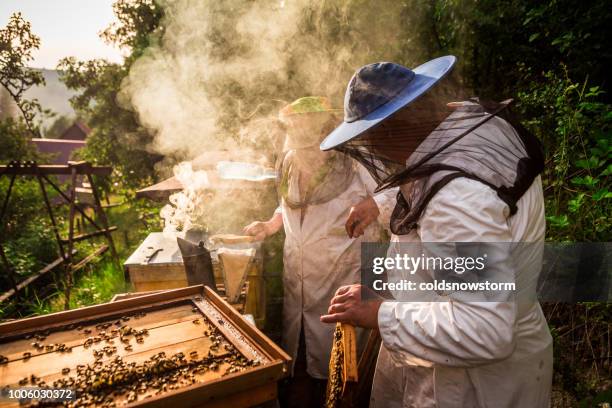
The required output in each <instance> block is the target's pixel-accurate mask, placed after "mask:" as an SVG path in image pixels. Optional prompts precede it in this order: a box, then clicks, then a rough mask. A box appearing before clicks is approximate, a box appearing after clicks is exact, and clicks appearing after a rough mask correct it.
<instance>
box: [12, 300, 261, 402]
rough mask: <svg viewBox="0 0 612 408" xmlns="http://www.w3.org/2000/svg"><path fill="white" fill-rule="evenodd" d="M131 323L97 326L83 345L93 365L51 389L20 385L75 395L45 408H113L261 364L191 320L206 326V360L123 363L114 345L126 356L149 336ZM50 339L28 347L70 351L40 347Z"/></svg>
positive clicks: (194, 354) (157, 357) (33, 380)
mask: <svg viewBox="0 0 612 408" xmlns="http://www.w3.org/2000/svg"><path fill="white" fill-rule="evenodd" d="M193 311H194V313H198V314H199V313H200V312H199V310H198V309H197V308H194V310H193ZM142 316H144V314H138V315H135V316H132V318H140V317H142ZM129 320H130V317H129V316H124V317H121V318H120V319H119V320H117V321H115V322H110V323H109V322H107V323H101V324H98V325H96V326H95V329H96V333H95V335H93V336H89V337H87V338H86V340H85V341H84V342H83V347H84V348H91V349H92V354H93V356H94V359H95V361H94V362H93V363H91V364H80V365H78V366H77V367H76V368H75V369H73V370H71V369H70V368H68V367H66V368H64V369H62V370H61V373H62V375H63V377H61V378H59V379H56V380H55V381H53V383H52V384H46V383H45V381H43V380H42V379H41V378H39V377H37V376H35V375H31V376H30V377H25V378H23V379H21V380H20V381H19V385H21V386H28V385H31V386H38V387H54V388H72V389H75V390H76V395H77V399H76V400H70V401H64V402H57V403H54V404H51V405H49V403H45V406H52V405H55V406H67V407H86V406H94V405H95V406H101V407H115V406H116V405H117V403H118V402H117V401H116V399H117V398H120V399H122V400H124V401H127V403H130V402H134V401H137V400H139V399H145V398H150V397H152V396H154V395H160V394H162V393H164V392H167V391H171V390H176V389H179V388H182V387H185V386H188V385H192V384H195V383H197V382H199V381H202V380H199V379H198V375H199V374H204V373H206V372H208V371H220V370H221V368H222V367H223V368H224V371H223V372H222V374H221V375H223V376H225V375H227V374H231V373H235V372H239V371H242V370H245V369H247V368H248V367H253V366H257V365H258V364H259V362H258V361H254V360H250V359H248V358H246V357H244V356H243V355H242V354H241V353H240V352H239V351H238V350H236V349H235V348H234V347H233V346H232V345H231V344H230V343H229V342H228V341H227V340H226V339H225V338H224V336H223V335H222V334H221V333H220V332H219V331H218V330H217V329H216V328H215V327H214V326H212V325H211V324H210V322H209V321H208V320H207V319H206V318H205V317H204V316H202V315H199V316H198V318H197V319H195V320H193V323H194V324H198V325H204V326H205V329H206V330H204V332H203V334H204V336H206V337H208V339H209V340H210V343H211V346H210V348H209V349H208V350H207V352H206V353H205V354H204V355H200V352H198V350H192V351H190V352H189V353H188V355H185V353H183V352H178V353H175V354H173V355H170V356H169V355H166V353H165V352H163V351H161V352H158V353H156V354H154V355H152V356H151V357H149V358H148V359H147V360H145V361H143V362H135V361H130V362H128V361H125V360H124V359H123V358H122V357H121V356H119V355H117V346H116V345H114V340H115V339H118V340H119V342H120V343H119V344H120V345H122V346H123V348H124V350H125V351H131V350H132V345H131V344H130V341H131V340H132V339H134V340H135V341H136V342H137V343H144V341H145V337H147V336H149V330H148V329H146V328H144V329H141V330H137V329H135V328H133V327H130V326H128V325H126V324H124V323H125V322H127V321H129ZM196 322H197V323H196ZM72 328H74V326H73V327H72ZM76 329H77V330H78V331H79V332H81V333H82V334H85V335H89V334H92V333H93V331H92V329H90V328H84V327H83V326H78V327H76ZM48 334H49V333H48V332H47V333H46V334H41V335H35V336H34V337H35V338H36V339H37V340H38V341H37V342H36V345H34V343H32V346H33V347H34V348H35V349H36V350H37V351H68V350H69V348H68V347H66V345H65V344H46V345H45V344H42V343H41V342H42V341H43V340H44V339H46V337H47V336H48ZM102 344H104V346H103V347H94V346H96V345H99V346H102ZM26 354H27V358H30V357H31V356H32V354H31V353H30V352H26V353H24V355H23V358H24V361H25V360H26ZM5 361H8V359H7V358H6V357H4V356H0V364H4V362H5Z"/></svg>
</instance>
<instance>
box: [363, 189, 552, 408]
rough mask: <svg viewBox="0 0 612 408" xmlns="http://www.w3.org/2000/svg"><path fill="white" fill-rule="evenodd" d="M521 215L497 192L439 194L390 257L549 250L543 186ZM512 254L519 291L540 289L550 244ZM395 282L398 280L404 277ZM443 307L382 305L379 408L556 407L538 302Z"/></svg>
mask: <svg viewBox="0 0 612 408" xmlns="http://www.w3.org/2000/svg"><path fill="white" fill-rule="evenodd" d="M402 188H404V187H402ZM517 207H518V212H517V213H516V214H515V215H512V216H511V215H510V210H509V207H508V205H507V204H506V203H505V202H503V201H502V200H501V199H500V198H499V196H498V195H497V193H496V192H495V191H494V190H493V189H491V188H489V187H488V186H486V185H484V184H483V183H480V182H478V181H475V180H471V179H467V178H457V179H455V180H453V181H451V182H449V183H448V184H447V185H446V186H444V187H443V188H442V189H440V191H438V192H437V193H436V194H435V196H434V197H433V198H432V199H431V201H430V202H429V204H428V206H427V208H426V210H425V211H424V212H423V214H422V216H421V218H420V220H419V223H418V227H417V228H416V229H415V230H412V231H411V233H410V234H408V235H402V236H393V237H392V241H393V242H392V245H391V251H392V250H393V246H394V243H395V242H398V243H399V242H412V243H419V242H531V243H543V241H544V232H545V219H544V202H543V194H542V184H541V180H540V177H538V178H536V179H535V181H534V182H533V184H532V185H531V187H530V188H529V189H528V190H527V192H526V193H525V194H524V195H523V196H522V198H521V199H520V200H519V201H518V203H517ZM507 248H510V249H509V251H510V254H509V262H511V265H512V271H513V274H514V279H515V280H516V282H517V287H519V283H518V282H531V283H533V280H535V281H536V282H537V279H538V275H539V273H540V267H541V265H540V264H539V261H540V260H541V257H542V251H543V245H530V246H526V247H523V249H522V253H520V254H519V253H513V251H514V250H513V249H511V248H513V247H512V246H510V245H508V246H507ZM524 248H527V249H524ZM418 255H420V254H416V256H418ZM388 273H389V279H390V280H391V279H393V275H394V274H401V273H403V272H398V271H394V270H391V271H389V272H388ZM418 273H419V272H417V275H418ZM425 278H427V277H425ZM441 300H442V301H439V302H398V301H388V302H384V303H383V304H382V305H381V307H380V309H379V313H378V324H379V328H380V333H381V337H382V343H383V344H382V346H381V351H380V355H379V357H378V363H377V367H376V373H375V377H374V385H373V390H372V397H371V404H370V405H371V406H372V407H376V408H379V407H384V408H389V407H419V408H424V407H438V408H449V407H457V408H459V407H461V408H467V407H479V408H484V407H495V408H499V407H501V408H503V407H507V408H511V407H530V408H533V407H536V408H537V407H547V406H549V401H550V392H551V383H552V364H553V362H552V338H551V336H550V334H549V331H548V327H547V324H546V320H545V318H544V315H543V313H542V310H541V308H540V305H539V303H538V302H537V300H534V299H531V301H521V302H473V303H466V302H461V301H456V300H451V301H448V298H446V299H441Z"/></svg>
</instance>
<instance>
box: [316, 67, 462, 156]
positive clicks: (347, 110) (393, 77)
mask: <svg viewBox="0 0 612 408" xmlns="http://www.w3.org/2000/svg"><path fill="white" fill-rule="evenodd" d="M456 60H457V59H456V58H455V57H454V56H452V55H447V56H444V57H440V58H436V59H433V60H431V61H429V62H426V63H425V64H423V65H419V66H418V67H416V68H415V69H413V70H411V69H409V68H406V67H404V66H402V65H399V64H394V63H392V62H377V63H374V64H368V65H365V66H363V67H361V68H360V69H359V70H358V71H357V72H356V73H355V75H353V77H352V78H351V80H350V82H349V84H348V87H347V88H346V94H345V96H344V122H342V124H340V126H338V127H337V128H336V129H334V131H333V132H331V133H330V134H329V135H328V136H327V137H326V138H325V140H323V142H322V143H321V150H330V149H333V148H334V147H337V146H339V145H341V144H343V143H346V142H348V141H349V140H351V139H354V138H355V137H357V136H359V135H360V134H362V133H363V132H365V131H367V130H368V129H371V128H372V127H374V126H376V125H377V124H379V123H380V122H382V121H383V120H385V119H387V118H388V117H390V116H391V115H393V114H394V113H395V112H397V111H398V110H400V109H402V108H404V107H405V106H407V105H408V104H410V103H411V102H413V101H414V100H415V99H417V98H418V97H419V96H421V95H422V94H423V93H425V92H426V91H427V90H428V89H429V88H431V87H432V86H433V85H434V84H435V83H436V82H438V81H439V80H440V79H442V78H443V77H444V76H445V75H446V74H447V73H448V72H450V70H451V69H452V67H453V65H455V61H456Z"/></svg>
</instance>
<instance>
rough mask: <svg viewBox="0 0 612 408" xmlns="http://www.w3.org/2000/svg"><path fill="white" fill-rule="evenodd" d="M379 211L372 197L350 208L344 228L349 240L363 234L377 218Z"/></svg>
mask: <svg viewBox="0 0 612 408" xmlns="http://www.w3.org/2000/svg"><path fill="white" fill-rule="evenodd" d="M379 214H380V211H379V210H378V206H377V205H376V201H374V199H373V198H372V197H368V198H366V199H364V200H362V201H361V202H360V203H359V204H357V205H355V206H354V207H351V211H350V212H349V216H348V219H347V220H346V224H345V225H344V228H345V229H346V233H347V234H348V236H349V238H357V237H359V236H361V235H363V233H364V232H365V229H366V228H367V227H368V225H370V224H371V223H372V222H373V221H374V220H376V219H377V218H378V215H379Z"/></svg>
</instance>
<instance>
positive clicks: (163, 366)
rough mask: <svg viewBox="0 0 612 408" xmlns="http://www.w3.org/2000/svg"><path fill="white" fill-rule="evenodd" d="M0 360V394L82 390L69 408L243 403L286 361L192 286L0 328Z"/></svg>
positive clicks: (268, 394) (273, 379)
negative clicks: (42, 389) (27, 389)
mask: <svg viewBox="0 0 612 408" xmlns="http://www.w3.org/2000/svg"><path fill="white" fill-rule="evenodd" d="M36 343H38V344H36ZM41 346H42V348H41ZM24 353H25V354H24ZM160 353H161V354H160ZM0 354H1V355H2V361H3V362H2V364H0V388H5V387H11V388H14V387H19V386H22V387H23V386H30V387H31V386H38V387H45V386H47V387H52V386H55V387H68V388H74V389H77V390H78V389H79V388H82V391H81V392H77V397H78V398H80V399H79V400H76V401H72V403H73V405H72V406H87V405H88V401H92V400H93V401H94V402H96V403H95V404H94V405H97V406H105V405H104V404H107V405H108V404H111V403H114V404H116V405H117V406H121V405H124V404H126V403H127V404H128V405H130V406H147V407H165V406H169V405H170V406H171V405H172V404H174V406H177V407H178V406H180V407H195V406H206V407H221V406H231V407H246V406H252V405H254V404H260V403H263V402H265V401H269V400H272V399H274V398H276V392H277V381H278V380H280V379H281V378H283V377H285V376H286V375H287V373H288V364H289V362H290V358H289V356H288V355H287V354H286V353H284V352H283V351H282V350H281V349H280V348H279V347H278V346H276V345H275V344H274V343H273V342H271V341H270V340H269V339H268V338H267V337H266V336H265V335H264V334H263V333H262V332H260V331H259V330H258V329H256V328H255V327H254V326H252V325H251V324H249V323H248V322H247V321H246V320H245V319H243V318H242V316H241V315H240V314H239V313H238V312H237V311H235V310H234V309H233V308H232V307H231V306H230V305H229V304H228V303H227V302H225V301H224V300H223V299H221V298H220V297H219V296H218V295H217V294H216V293H215V292H213V291H212V290H210V289H209V288H204V287H203V286H201V285H200V286H191V287H187V288H182V289H175V290H170V291H165V292H159V293H152V294H148V295H144V296H139V297H135V298H129V299H125V300H118V301H115V302H112V303H106V304H102V305H97V306H90V307H86V308H82V309H76V310H71V311H66V312H60V313H54V314H50V315H45V316H39V317H33V318H28V319H23V320H18V321H14V322H8V323H4V324H0ZM33 376H34V377H33ZM105 399H106V400H105ZM0 404H3V405H7V406H18V403H17V402H15V403H11V402H10V401H7V400H3V401H0Z"/></svg>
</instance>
